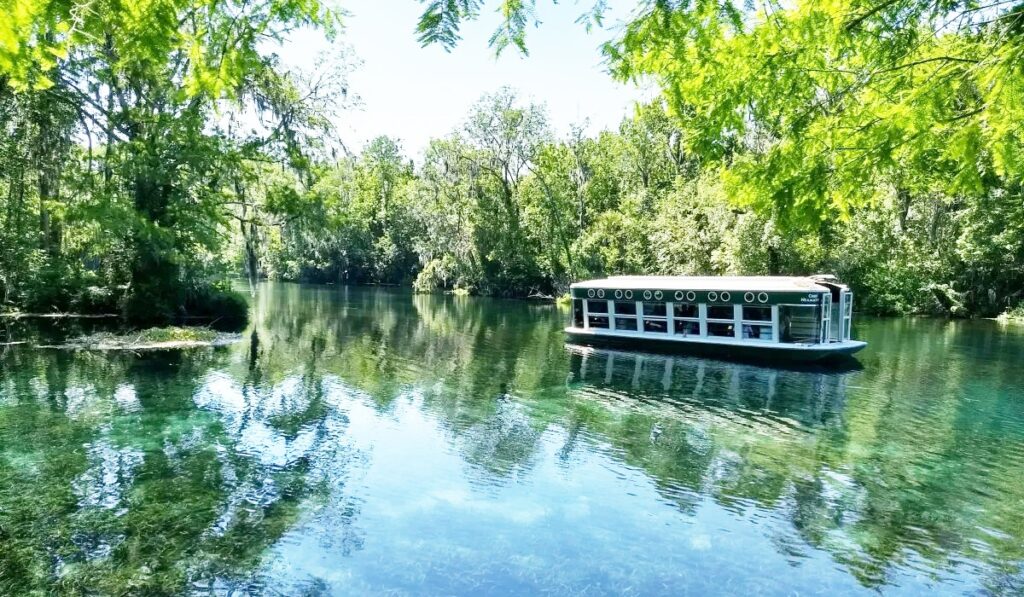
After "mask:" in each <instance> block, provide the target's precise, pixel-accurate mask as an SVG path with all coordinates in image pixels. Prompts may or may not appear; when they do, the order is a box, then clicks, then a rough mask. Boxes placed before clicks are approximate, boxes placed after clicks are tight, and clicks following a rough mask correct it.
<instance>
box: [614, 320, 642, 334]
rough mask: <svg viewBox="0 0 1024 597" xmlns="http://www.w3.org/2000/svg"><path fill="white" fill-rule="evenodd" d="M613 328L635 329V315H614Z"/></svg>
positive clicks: (630, 330) (631, 330)
mask: <svg viewBox="0 0 1024 597" xmlns="http://www.w3.org/2000/svg"><path fill="white" fill-rule="evenodd" d="M615 329H617V330H625V331H627V332H635V331H637V329H636V317H616V318H615Z"/></svg>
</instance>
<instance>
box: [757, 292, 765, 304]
mask: <svg viewBox="0 0 1024 597" xmlns="http://www.w3.org/2000/svg"><path fill="white" fill-rule="evenodd" d="M757 302H759V303H767V302H768V293H767V292H762V293H761V294H759V295H757Z"/></svg>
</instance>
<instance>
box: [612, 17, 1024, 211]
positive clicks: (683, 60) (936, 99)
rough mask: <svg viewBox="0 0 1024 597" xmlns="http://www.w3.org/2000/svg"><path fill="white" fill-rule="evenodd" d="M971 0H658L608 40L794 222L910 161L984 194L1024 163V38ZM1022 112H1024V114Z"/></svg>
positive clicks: (860, 200)
mask: <svg viewBox="0 0 1024 597" xmlns="http://www.w3.org/2000/svg"><path fill="white" fill-rule="evenodd" d="M981 8H983V7H980V6H975V5H973V4H971V5H963V4H960V3H949V2H947V3H939V4H933V3H925V2H915V1H911V0H890V1H885V0H883V1H881V2H877V3H862V2H846V1H824V0H808V1H803V2H799V3H797V4H795V5H781V4H776V3H773V2H762V3H760V4H757V5H756V6H753V7H749V8H747V9H744V11H743V12H742V14H741V13H739V12H737V8H735V7H734V6H733V5H731V4H730V3H728V2H726V3H719V2H706V1H697V2H692V3H674V2H650V3H647V4H646V9H645V11H644V12H643V13H642V14H641V15H640V16H639V17H638V18H637V19H635V20H634V21H632V22H631V23H629V24H628V25H627V26H626V28H625V31H624V33H623V34H622V35H621V37H620V38H619V39H618V40H617V41H616V42H615V43H614V44H610V45H608V46H607V48H606V53H607V55H608V57H609V58H610V60H611V63H612V67H613V72H614V74H616V75H617V76H618V77H620V78H623V79H634V78H642V77H653V78H654V79H655V80H656V81H657V82H658V84H659V85H660V86H661V87H662V89H663V90H664V92H665V97H666V99H667V100H668V101H669V105H670V108H671V109H672V110H673V112H674V114H675V116H676V118H677V119H678V122H679V123H680V125H681V126H682V127H683V128H684V129H685V131H686V139H687V144H688V149H689V150H690V151H692V152H694V153H695V154H696V155H698V156H699V157H701V158H702V159H704V160H705V161H706V162H709V163H710V162H717V163H720V164H722V165H723V166H725V167H726V169H725V172H726V175H727V181H728V182H729V188H730V189H731V192H732V194H733V195H734V196H735V197H736V198H737V199H738V200H739V201H740V202H741V203H745V204H748V205H752V206H754V207H756V208H758V209H760V210H762V211H766V212H768V213H777V214H779V215H781V216H783V217H785V218H786V219H787V220H789V221H790V222H791V223H793V224H797V225H814V223H815V222H818V221H820V220H821V219H822V218H831V217H835V216H837V215H839V216H842V215H843V214H847V213H849V210H851V209H853V208H856V207H862V206H866V205H870V204H871V203H872V202H874V201H875V200H876V199H877V198H878V195H879V193H885V192H888V189H889V188H892V187H893V186H898V185H899V184H901V179H902V178H903V177H904V172H905V171H906V170H907V169H910V170H912V171H915V172H917V173H918V174H919V176H917V177H918V178H927V179H928V180H929V181H930V187H931V189H933V190H937V191H942V192H945V193H949V194H967V195H970V196H980V195H981V194H983V193H985V192H987V191H988V190H989V189H991V188H992V187H993V185H998V184H999V183H998V181H997V179H996V178H995V177H993V174H995V175H997V176H998V177H1007V176H1010V177H1014V176H1019V175H1020V173H1021V172H1022V162H1021V160H1020V158H1019V156H1020V149H1019V148H1020V133H1019V122H1020V116H1021V101H1020V99H1021V90H1022V89H1024V77H1022V73H1021V69H1020V68H1019V66H1018V64H1017V63H1016V62H1014V61H1013V59H1012V58H1011V57H1017V56H1019V53H1020V49H1021V46H1020V43H1019V40H1018V39H1015V38H1013V37H1012V36H1011V37H1007V36H1006V35H1005V31H1004V29H1003V28H1002V26H1001V24H1000V23H999V22H998V20H999V17H1000V15H1001V14H1003V13H1001V12H1000V11H1001V10H1002V8H1000V7H999V6H998V5H995V6H993V7H991V8H986V9H985V10H984V11H981V12H985V13H986V14H988V15H989V17H995V19H996V21H994V22H981V21H980V20H979V19H977V18H975V17H974V16H972V15H973V12H972V11H978V10H979V9H981ZM1011 120H1013V121H1015V122H1017V123H1018V125H1014V124H1011Z"/></svg>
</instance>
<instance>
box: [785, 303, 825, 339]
mask: <svg viewBox="0 0 1024 597" xmlns="http://www.w3.org/2000/svg"><path fill="white" fill-rule="evenodd" d="M820 335H821V307H819V306H817V305H814V306H808V305H780V306H779V339H780V340H781V341H782V342H787V343H798V342H799V343H812V344H816V343H817V342H818V340H819V337H820Z"/></svg>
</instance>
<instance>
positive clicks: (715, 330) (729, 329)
mask: <svg viewBox="0 0 1024 597" xmlns="http://www.w3.org/2000/svg"><path fill="white" fill-rule="evenodd" d="M734 329H735V328H734V327H733V324H731V323H717V322H713V321H709V322H708V335H709V336H722V337H728V338H731V337H733V336H735V335H736V334H735V332H734V331H733V330H734Z"/></svg>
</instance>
